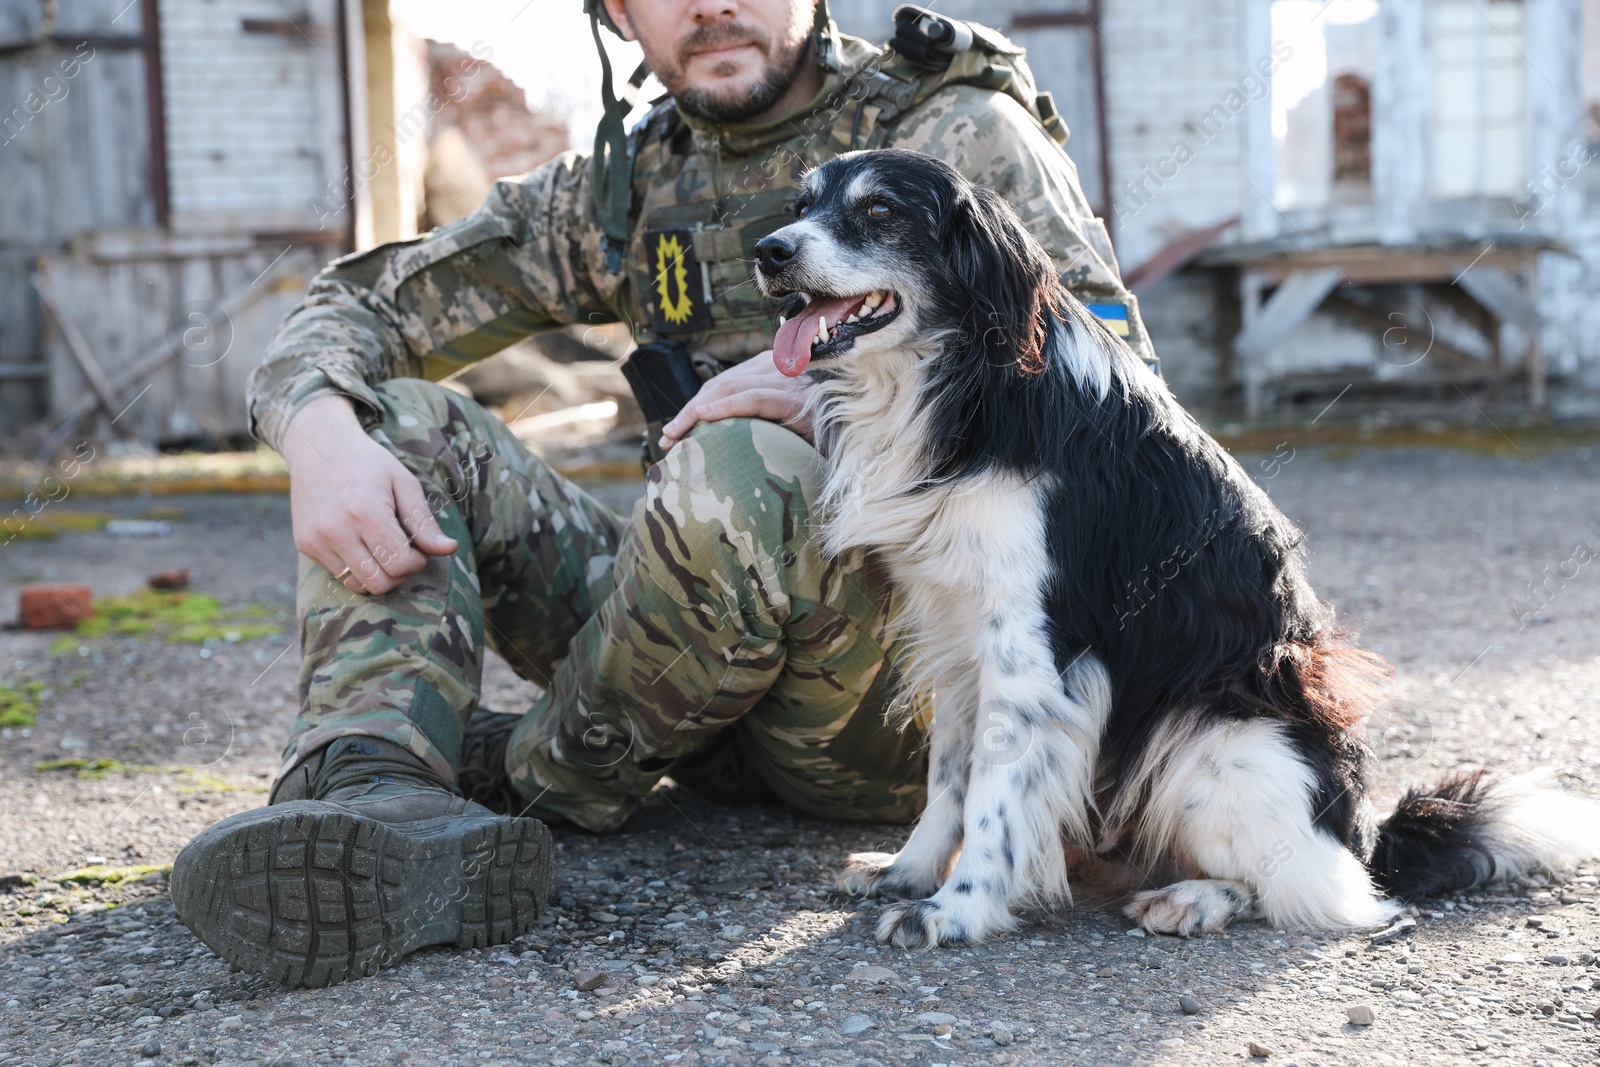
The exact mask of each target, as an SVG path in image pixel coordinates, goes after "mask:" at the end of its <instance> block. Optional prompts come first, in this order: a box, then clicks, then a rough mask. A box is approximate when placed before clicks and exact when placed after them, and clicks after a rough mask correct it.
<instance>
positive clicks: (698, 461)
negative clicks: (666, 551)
mask: <svg viewBox="0 0 1600 1067" xmlns="http://www.w3.org/2000/svg"><path fill="white" fill-rule="evenodd" d="M658 470H659V483H658V488H659V489H660V490H661V491H663V492H664V493H671V494H674V499H673V500H671V501H670V505H676V506H677V507H680V508H682V509H683V513H684V514H685V516H686V517H687V518H689V519H691V520H695V519H698V520H701V521H702V522H704V521H709V522H710V525H711V526H713V527H715V526H727V525H733V526H736V527H744V528H767V527H771V528H773V529H776V530H778V531H779V534H778V535H779V536H780V537H785V536H787V535H788V533H789V531H787V530H785V529H784V527H785V526H786V523H787V521H788V520H792V518H793V517H794V515H795V514H796V513H797V512H808V511H809V507H810V504H811V502H812V501H814V500H815V499H816V498H817V496H818V495H819V494H820V492H821V490H822V480H823V474H824V472H823V466H822V461H821V459H820V457H818V455H817V452H816V450H815V449H813V448H812V447H811V445H809V444H808V443H807V442H806V440H805V439H804V438H803V437H800V436H799V435H798V434H796V433H794V432H793V431H791V430H788V429H785V428H784V427H782V426H780V425H778V424H777V423H775V422H769V421H767V420H765V419H722V420H719V421H717V422H710V423H702V424H701V425H700V426H698V427H696V428H695V430H694V432H693V433H691V434H690V435H689V436H688V438H686V439H685V440H684V441H683V442H681V443H680V444H679V445H678V446H677V447H676V448H674V449H673V450H672V452H671V453H669V454H668V456H667V458H666V459H665V460H663V461H662V462H661V464H660V466H659V468H658ZM652 480H655V479H652ZM689 525H697V524H696V523H693V522H691V523H690V524H689Z"/></svg>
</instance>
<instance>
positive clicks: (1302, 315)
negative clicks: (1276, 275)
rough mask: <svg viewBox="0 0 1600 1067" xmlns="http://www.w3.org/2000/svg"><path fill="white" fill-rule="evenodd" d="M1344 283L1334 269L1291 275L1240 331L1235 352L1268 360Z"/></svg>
mask: <svg viewBox="0 0 1600 1067" xmlns="http://www.w3.org/2000/svg"><path fill="white" fill-rule="evenodd" d="M1341 281H1343V275H1341V274H1340V273H1339V271H1338V269H1337V268H1335V267H1322V268H1321V269H1319V270H1304V271H1299V272H1297V273H1295V274H1291V275H1290V276H1289V277H1287V278H1285V279H1284V280H1283V282H1282V284H1280V285H1279V286H1278V288H1277V289H1276V290H1275V291H1274V292H1273V294H1272V296H1271V297H1269V298H1268V299H1267V302H1266V303H1265V304H1263V305H1262V307H1261V313H1260V314H1259V315H1258V316H1256V320H1255V322H1253V323H1251V324H1250V325H1248V326H1246V327H1245V328H1244V329H1243V330H1241V331H1239V336H1238V337H1235V338H1234V339H1233V350H1234V351H1235V352H1237V353H1239V355H1241V356H1243V357H1244V358H1246V359H1250V360H1261V359H1264V358H1266V356H1267V354H1268V353H1269V352H1271V351H1272V349H1274V348H1276V347H1277V346H1278V345H1280V344H1282V343H1283V342H1284V341H1285V340H1287V339H1288V337H1289V335H1290V334H1292V333H1294V331H1295V330H1297V329H1299V328H1300V324H1301V323H1303V322H1305V321H1306V319H1307V318H1309V317H1310V316H1311V313H1312V312H1313V311H1315V310H1316V309H1317V305H1318V304H1320V303H1322V301H1323V300H1324V299H1326V298H1327V296H1328V294H1329V293H1331V292H1333V290H1334V288H1335V287H1336V286H1337V285H1339V283H1340V282H1341Z"/></svg>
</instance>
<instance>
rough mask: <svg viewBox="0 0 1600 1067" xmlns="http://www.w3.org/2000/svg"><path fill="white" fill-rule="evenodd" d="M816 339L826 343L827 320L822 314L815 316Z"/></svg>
mask: <svg viewBox="0 0 1600 1067" xmlns="http://www.w3.org/2000/svg"><path fill="white" fill-rule="evenodd" d="M817 340H819V341H821V342H822V343H823V344H827V343H828V320H827V319H826V318H825V317H822V316H818V318H817Z"/></svg>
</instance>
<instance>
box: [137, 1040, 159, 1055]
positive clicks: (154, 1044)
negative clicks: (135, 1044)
mask: <svg viewBox="0 0 1600 1067" xmlns="http://www.w3.org/2000/svg"><path fill="white" fill-rule="evenodd" d="M139 1055H141V1056H143V1057H144V1058H145V1059H147V1060H148V1059H150V1058H151V1057H153V1056H159V1055H161V1039H160V1038H155V1037H152V1038H151V1039H150V1040H149V1041H146V1042H145V1043H144V1044H142V1045H140V1046H139Z"/></svg>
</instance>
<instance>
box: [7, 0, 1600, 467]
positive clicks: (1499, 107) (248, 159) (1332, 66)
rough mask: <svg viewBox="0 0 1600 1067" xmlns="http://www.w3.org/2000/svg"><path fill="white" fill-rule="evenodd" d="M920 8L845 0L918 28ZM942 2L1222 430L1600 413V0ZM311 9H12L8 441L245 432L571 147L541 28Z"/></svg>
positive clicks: (369, 8)
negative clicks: (506, 58) (1356, 419)
mask: <svg viewBox="0 0 1600 1067" xmlns="http://www.w3.org/2000/svg"><path fill="white" fill-rule="evenodd" d="M895 6H896V0H831V7H832V10H833V13H834V15H835V17H836V18H837V19H838V20H839V22H840V23H841V25H842V26H843V27H844V28H845V29H846V30H848V31H850V32H853V33H857V34H860V35H862V36H865V37H869V38H872V39H875V40H880V41H881V40H884V39H886V38H887V37H888V36H889V35H890V31H891V29H892V12H893V9H894V8H895ZM934 6H935V7H936V9H938V10H941V11H943V12H944V13H947V14H949V15H952V16H954V17H959V18H971V19H976V20H979V21H983V22H985V23H988V24H990V25H993V26H996V27H997V28H999V29H1001V30H1002V31H1003V32H1005V33H1006V34H1007V35H1009V36H1010V38H1011V39H1012V40H1014V41H1015V42H1016V43H1017V44H1018V45H1020V46H1022V47H1024V48H1026V49H1027V51H1028V55H1029V59H1030V61H1031V63H1032V66H1033V69H1034V72H1035V75H1036V77H1037V79H1038V81H1039V84H1040V87H1041V88H1042V89H1045V90H1048V91H1049V92H1050V93H1051V94H1052V95H1053V97H1054V99H1055V101H1056V104H1057V107H1058V108H1059V110H1060V112H1061V114H1062V115H1063V116H1064V118H1065V119H1066V122H1067V125H1068V126H1069V127H1070V129H1071V132H1072V136H1071V140H1070V141H1069V143H1068V146H1067V151H1068V153H1069V154H1070V155H1071V157H1072V158H1073V160H1074V161H1075V162H1076V164H1077V167H1078V170H1079V174H1080V176H1081V178H1082V181H1083V185H1084V188H1085V191H1086V192H1087V194H1088V196H1089V198H1090V200H1091V202H1093V203H1094V205H1095V206H1096V209H1097V210H1098V211H1099V212H1100V214H1101V215H1102V216H1103V217H1104V218H1105V219H1106V220H1107V224H1108V226H1109V228H1110V230H1111V233H1112V237H1113V240H1114V243H1115V245H1116V249H1117V253H1118V256H1119V258H1120V261H1121V266H1122V269H1123V272H1124V274H1125V276H1126V277H1127V278H1128V280H1129V282H1130V285H1131V286H1132V288H1133V289H1134V291H1135V292H1136V294H1137V295H1138V297H1139V300H1140V303H1141V307H1142V310H1143V312H1144V315H1145V319H1146V322H1147V323H1148V325H1149V327H1150V329H1151V332H1152V334H1153V336H1154V338H1155V341H1156V346H1157V349H1158V351H1159V352H1160V354H1161V356H1162V360H1163V366H1164V371H1165V373H1166V375H1167V377H1168V379H1169V380H1170V381H1171V383H1172V385H1173V387H1174V389H1175V390H1176V391H1177V393H1178V394H1179V396H1180V397H1181V398H1182V399H1183V400H1184V401H1185V402H1186V403H1188V404H1190V405H1191V406H1193V407H1195V408H1196V409H1197V410H1198V411H1200V412H1201V413H1202V415H1203V416H1205V417H1207V418H1210V419H1213V420H1224V421H1238V420H1244V419H1254V420H1290V421H1294V420H1299V421H1301V422H1304V421H1306V420H1314V419H1316V418H1320V417H1322V413H1324V412H1327V411H1328V410H1329V406H1330V405H1336V406H1335V407H1334V409H1333V414H1331V415H1330V416H1329V417H1330V418H1335V419H1337V418H1344V417H1349V416H1350V415H1351V414H1353V413H1358V412H1364V413H1365V414H1366V415H1367V416H1369V417H1370V416H1373V415H1376V416H1378V417H1392V418H1415V417H1462V418H1476V417H1480V416H1481V415H1485V414H1493V415H1495V417H1497V418H1498V417H1500V415H1501V414H1502V413H1504V414H1506V415H1508V416H1511V417H1544V416H1547V415H1548V416H1551V417H1555V418H1561V419H1568V418H1584V417H1593V416H1595V415H1600V302H1597V301H1596V300H1595V299H1593V297H1594V294H1596V293H1597V292H1600V213H1597V212H1596V211H1595V210H1594V208H1595V205H1596V202H1597V200H1600V177H1597V175H1600V168H1596V167H1593V166H1591V165H1590V163H1591V160H1593V158H1594V156H1595V154H1596V152H1597V150H1600V144H1597V143H1596V142H1600V0H1193V2H1191V3H1186V4H1183V5H1172V4H1160V3H1155V2H1153V0H987V2H983V3H979V2H977V0H940V2H939V3H938V4H936V5H934ZM285 10H286V9H280V8H278V7H277V6H275V5H272V4H265V5H263V4H260V3H259V2H258V0H212V2H209V3H206V4H185V3H178V2H176V0H133V2H132V3H131V4H130V3H128V0H0V93H3V94H4V95H3V99H4V100H5V101H6V108H8V109H9V110H4V111H3V113H0V179H3V181H4V186H5V190H6V191H5V195H4V196H3V197H0V433H5V434H7V435H15V434H17V433H18V432H19V431H21V430H23V429H24V428H30V433H32V434H33V439H35V440H42V439H43V437H41V436H40V435H41V434H43V435H44V437H48V436H49V434H50V433H55V434H57V435H60V434H64V433H68V432H70V431H72V428H73V427H74V426H76V425H78V424H79V423H80V422H83V421H84V420H99V421H100V425H101V426H102V428H104V427H105V426H107V425H109V424H110V423H111V420H112V419H113V418H114V417H116V416H118V415H119V414H122V413H125V415H123V419H122V422H121V424H120V425H119V427H118V432H123V433H127V434H129V435H131V436H138V437H143V438H145V439H155V440H160V441H166V442H171V441H188V440H200V441H236V440H238V439H239V437H240V435H241V434H242V432H243V430H244V423H243V412H244V409H243V401H242V391H243V385H244V380H245V378H246V376H247V375H248V374H249V372H250V370H251V368H252V367H253V365H254V364H255V362H256V361H257V360H258V359H259V356H260V353H261V352H262V350H263V348H264V345H265V343H266V340H267V338H268V337H269V336H270V334H271V332H272V330H273V328H274V327H275V325H276V323H277V321H278V320H279V319H280V318H281V316H282V314H283V313H284V311H285V310H287V308H288V307H289V306H290V305H291V304H292V303H293V302H294V301H295V300H296V299H297V298H298V296H299V294H300V293H301V292H303V291H304V287H305V285H306V282H307V281H308V279H309V277H310V274H311V273H312V272H313V271H314V270H315V269H316V268H317V267H318V266H320V265H321V264H322V263H324V262H326V261H327V260H329V259H331V258H332V257H333V256H335V255H337V254H338V253H340V252H342V251H345V250H348V249H352V248H364V247H369V246H371V245H373V244H375V243H378V242H381V241H385V240H392V239H395V238H401V237H406V236H410V235H412V234H414V233H416V232H417V231H418V228H419V227H425V226H427V225H429V224H432V223H435V222H438V221H442V220H444V219H446V218H452V217H457V216H459V214H461V213H462V212H463V211H465V210H468V209H469V207H470V204H471V202H472V201H474V200H475V199H477V198H479V197H480V196H481V190H482V189H483V188H484V187H485V185H484V183H485V182H487V181H488V180H489V179H490V178H491V177H493V176H496V175H499V174H503V173H512V172H515V171H516V170H519V169H522V168H525V167H528V166H532V165H534V164H536V163H537V162H539V161H541V160H542V159H544V158H548V156H549V155H550V154H551V153H553V152H555V151H557V150H559V149H560V148H562V147H563V145H564V143H565V141H566V140H567V139H568V137H567V132H568V131H566V130H565V129H564V128H562V127H561V126H560V124H559V123H558V122H555V121H553V120H550V119H548V118H533V117H530V116H528V115H527V113H526V109H525V108H522V107H521V106H520V103H519V100H518V98H519V95H520V94H519V91H518V90H517V89H516V87H515V86H513V85H511V84H510V83H509V82H508V81H506V79H505V78H504V76H503V75H500V74H499V72H498V71H496V70H495V69H494V67H493V66H492V61H493V56H492V51H493V48H495V47H498V48H515V47H521V46H522V44H521V41H520V39H518V38H515V37H508V38H506V39H505V40H497V41H495V42H494V43H493V45H492V46H491V47H489V48H487V49H483V48H477V47H476V46H469V45H468V43H466V42H458V45H459V47H454V48H452V47H449V46H445V45H440V44H429V43H426V42H423V41H420V40H418V39H416V38H415V37H413V36H412V35H411V34H410V33H409V32H408V31H407V30H406V29H405V27H404V26H403V25H401V24H400V23H398V22H397V21H396V20H394V19H393V18H391V16H390V12H389V7H388V4H387V3H385V2H384V0H362V2H361V3H354V2H341V0H308V2H307V3H305V4H302V5H298V6H296V7H294V8H293V10H292V12H291V13H289V14H287V15H286V14H285ZM0 110H3V109H0ZM508 131H509V132H508ZM508 139H509V141H508ZM519 139H520V140H519ZM570 140H572V141H574V142H576V143H577V144H579V145H586V144H587V141H588V136H587V133H586V132H579V133H577V134H575V135H574V136H572V137H571V138H570ZM511 142H515V143H511ZM508 143H510V147H507V146H508ZM430 183H431V185H430ZM430 188H432V190H433V192H432V193H430ZM446 193H448V194H450V195H445V194H446ZM135 401H138V403H135Z"/></svg>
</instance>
